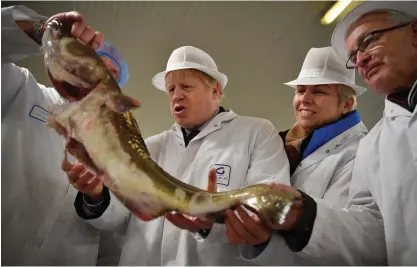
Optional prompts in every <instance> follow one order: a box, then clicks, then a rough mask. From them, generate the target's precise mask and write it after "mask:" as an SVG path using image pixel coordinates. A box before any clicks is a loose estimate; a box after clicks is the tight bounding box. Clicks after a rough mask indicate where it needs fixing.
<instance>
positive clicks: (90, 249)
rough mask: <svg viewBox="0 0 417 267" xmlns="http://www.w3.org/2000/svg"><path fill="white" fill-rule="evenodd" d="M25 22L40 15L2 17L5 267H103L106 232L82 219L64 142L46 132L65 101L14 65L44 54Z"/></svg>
mask: <svg viewBox="0 0 417 267" xmlns="http://www.w3.org/2000/svg"><path fill="white" fill-rule="evenodd" d="M18 17H20V18H25V17H26V18H36V17H40V16H39V15H37V14H36V13H35V12H34V11H33V10H30V9H27V8H26V7H23V6H17V7H8V8H2V10H1V26H2V30H1V35H2V47H1V49H2V55H1V60H2V67H1V72H2V73H1V75H2V76H1V108H2V124H1V127H2V128H1V152H2V156H3V157H2V158H3V161H2V184H1V195H2V196H1V200H2V201H1V208H2V211H1V212H2V214H1V215H2V223H1V231H2V235H1V239H2V246H1V252H2V254H1V256H2V264H3V265H95V264H96V261H97V254H98V244H99V238H100V232H99V231H97V230H96V229H94V228H93V227H91V226H90V225H89V224H87V223H86V222H85V221H83V220H82V219H80V218H79V217H78V216H77V214H76V213H75V211H74V206H73V205H74V204H73V203H74V199H75V196H76V193H77V191H76V190H75V189H74V188H73V187H72V186H70V184H69V183H68V180H67V178H66V175H65V173H64V172H63V171H62V170H61V161H62V159H63V156H64V154H63V139H62V138H61V137H60V136H59V135H58V134H56V133H55V131H54V130H52V129H50V128H48V127H46V125H45V119H46V118H47V116H48V113H47V111H46V109H47V108H48V106H49V105H51V104H53V103H58V102H60V101H63V100H62V99H61V98H60V96H59V95H58V94H57V93H56V92H55V90H53V89H52V88H47V87H45V86H43V85H41V84H38V83H37V82H36V79H35V78H34V77H33V76H32V74H31V73H30V72H29V71H28V70H27V69H25V68H20V67H18V66H16V65H15V64H14V62H16V61H18V60H20V59H23V58H25V57H27V56H30V55H34V54H39V53H40V49H39V46H38V45H37V44H36V43H35V42H34V41H33V40H32V39H30V38H29V37H28V36H27V35H26V34H25V33H24V32H23V31H22V30H20V28H19V27H17V25H16V24H15V22H14V21H15V19H17V18H18ZM41 67H42V66H41ZM116 256H118V255H116ZM117 260H118V258H115V259H114V260H113V262H112V264H117Z"/></svg>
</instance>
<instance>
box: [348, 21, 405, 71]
mask: <svg viewBox="0 0 417 267" xmlns="http://www.w3.org/2000/svg"><path fill="white" fill-rule="evenodd" d="M410 23H411V22H407V23H403V24H400V25H397V26H394V27H390V28H386V29H381V30H376V31H373V32H370V33H368V34H367V35H366V36H365V38H363V40H362V42H361V43H360V44H359V46H358V48H357V49H356V51H355V52H353V53H352V54H350V56H349V59H348V60H347V61H346V68H348V69H356V67H357V65H356V60H357V58H358V51H361V52H362V53H365V52H368V51H370V50H371V49H372V48H374V47H376V45H377V44H379V42H380V40H381V37H382V36H383V35H384V33H386V32H389V31H393V30H397V29H400V28H403V27H405V26H407V25H408V24H410Z"/></svg>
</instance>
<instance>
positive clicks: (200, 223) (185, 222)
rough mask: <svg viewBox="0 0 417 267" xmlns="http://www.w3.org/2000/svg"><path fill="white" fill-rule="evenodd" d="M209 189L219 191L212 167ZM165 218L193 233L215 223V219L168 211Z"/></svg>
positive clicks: (208, 227) (209, 227)
mask: <svg viewBox="0 0 417 267" xmlns="http://www.w3.org/2000/svg"><path fill="white" fill-rule="evenodd" d="M207 191H209V192H216V191H217V176H216V171H215V170H214V169H211V170H210V172H209V176H208V185H207ZM165 218H166V219H167V220H168V221H170V222H171V223H172V224H174V225H175V226H177V227H178V228H181V229H184V230H188V231H190V232H192V233H195V232H198V231H200V230H201V229H211V227H212V226H213V224H214V220H202V219H199V218H195V217H191V216H188V215H185V214H181V213H167V214H165Z"/></svg>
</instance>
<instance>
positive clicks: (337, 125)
mask: <svg viewBox="0 0 417 267" xmlns="http://www.w3.org/2000/svg"><path fill="white" fill-rule="evenodd" d="M360 121H361V119H360V117H359V113H358V112H357V111H356V110H354V111H352V112H349V113H347V114H346V116H345V117H343V118H342V119H340V120H338V121H336V122H334V123H331V124H328V125H325V126H322V127H321V128H319V129H316V130H314V132H313V133H312V137H311V138H310V142H309V143H308V145H307V147H306V148H305V149H304V151H303V152H302V154H301V160H303V159H305V158H306V157H308V156H309V155H311V154H312V153H313V152H314V151H316V150H317V149H318V148H320V147H321V146H322V145H324V144H326V143H327V142H329V141H330V140H332V139H333V138H335V137H336V136H338V135H339V134H341V133H343V132H344V131H346V130H348V129H350V128H352V127H353V126H355V125H356V124H358V123H359V122H360Z"/></svg>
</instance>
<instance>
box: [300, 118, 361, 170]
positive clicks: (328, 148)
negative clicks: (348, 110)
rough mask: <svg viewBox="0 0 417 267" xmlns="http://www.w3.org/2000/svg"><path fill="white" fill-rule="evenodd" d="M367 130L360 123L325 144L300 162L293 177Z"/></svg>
mask: <svg viewBox="0 0 417 267" xmlns="http://www.w3.org/2000/svg"><path fill="white" fill-rule="evenodd" d="M367 132H368V129H367V128H366V126H365V125H364V124H363V123H362V122H360V123H358V124H356V125H355V126H353V127H351V128H350V129H348V130H346V131H345V132H343V133H341V134H339V135H338V136H336V137H335V138H333V139H332V140H330V141H329V142H327V143H326V144H324V145H322V146H321V147H320V148H318V149H317V150H316V151H314V152H313V153H312V154H310V155H309V156H308V157H306V158H305V159H304V160H302V161H301V164H300V165H299V166H298V167H297V168H296V170H295V172H294V174H293V175H297V174H298V173H299V172H301V171H302V170H304V169H306V168H308V167H309V166H311V165H313V164H315V163H316V162H318V161H321V160H323V159H324V158H325V157H327V156H328V155H329V154H331V153H332V152H334V151H335V150H337V149H338V148H339V147H340V146H341V145H343V144H344V143H346V142H348V141H349V140H350V139H353V138H355V136H356V135H358V134H364V133H367Z"/></svg>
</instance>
